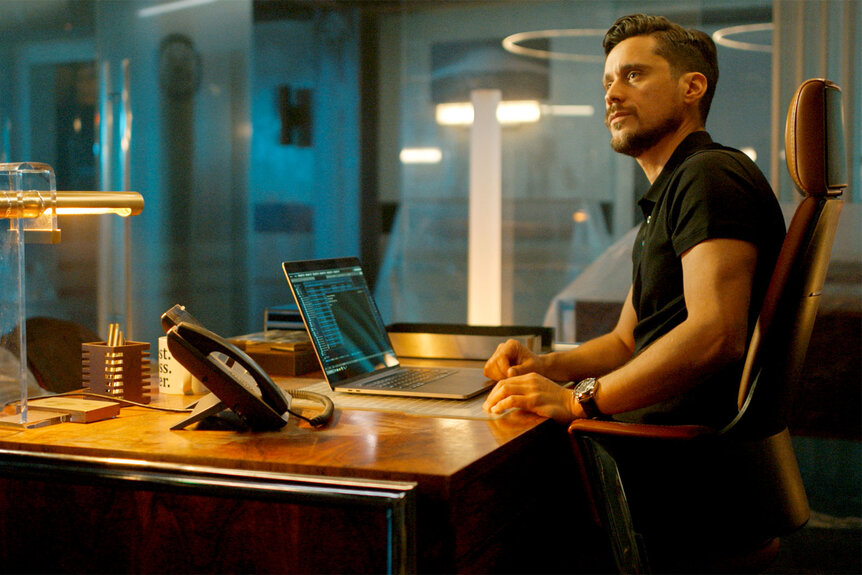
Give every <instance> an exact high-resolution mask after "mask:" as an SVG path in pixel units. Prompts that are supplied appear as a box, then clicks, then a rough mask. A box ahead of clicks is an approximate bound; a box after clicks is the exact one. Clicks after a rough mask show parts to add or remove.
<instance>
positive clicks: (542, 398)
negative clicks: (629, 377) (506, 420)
mask: <svg viewBox="0 0 862 575" xmlns="http://www.w3.org/2000/svg"><path fill="white" fill-rule="evenodd" d="M575 404H576V402H575V400H574V397H573V395H572V391H571V390H570V389H567V388H565V387H561V386H560V385H559V384H557V383H556V382H553V381H551V380H550V379H547V378H545V377H542V376H541V375H538V374H536V373H528V374H526V375H519V376H515V377H510V378H508V379H504V380H502V381H499V382H498V383H497V385H496V386H495V387H494V389H492V390H491V393H489V394H488V397H487V398H486V399H485V403H484V404H483V405H482V407H483V409H484V410H485V411H487V412H489V413H493V414H498V413H503V412H504V411H506V410H508V409H512V408H518V409H524V410H527V411H531V412H533V413H535V414H537V415H541V416H544V417H549V418H551V419H554V420H555V421H558V422H560V423H563V424H568V423H570V422H571V421H572V420H573V419H575V418H576V417H583V411H582V410H581V409H580V406H576V405H575Z"/></svg>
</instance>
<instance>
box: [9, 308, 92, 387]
mask: <svg viewBox="0 0 862 575" xmlns="http://www.w3.org/2000/svg"><path fill="white" fill-rule="evenodd" d="M25 326H26V328H25V329H26V330H27V367H29V368H30V371H31V372H32V373H33V376H34V377H35V378H36V381H37V383H38V384H39V386H40V387H41V388H43V389H45V390H47V391H50V392H53V393H64V392H67V391H74V390H77V389H81V387H82V386H83V383H82V380H81V378H82V373H81V372H82V360H81V344H82V343H87V342H94V341H99V340H100V338H99V336H98V335H96V333H95V332H93V331H92V330H90V329H89V328H87V327H85V326H83V325H80V324H78V323H75V322H73V321H68V320H63V319H57V318H50V317H31V318H28V319H27V321H26V323H25ZM11 333H12V336H10V337H8V338H7V339H8V341H9V342H10V345H9V347H10V350H11V351H12V352H13V353H14V354H15V355H16V356H17V355H18V354H19V352H18V345H17V342H18V336H17V335H14V334H17V328H15V329H14V330H13V332H11Z"/></svg>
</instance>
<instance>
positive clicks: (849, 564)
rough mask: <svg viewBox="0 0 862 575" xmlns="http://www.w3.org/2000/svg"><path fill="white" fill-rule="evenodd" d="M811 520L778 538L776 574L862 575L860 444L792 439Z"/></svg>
mask: <svg viewBox="0 0 862 575" xmlns="http://www.w3.org/2000/svg"><path fill="white" fill-rule="evenodd" d="M793 441H794V447H795V450H796V456H797V459H798V460H799V468H800V472H801V473H802V479H803V482H804V483H805V490H806V493H807V495H808V501H809V504H810V505H811V510H812V513H811V519H810V520H809V521H808V524H807V525H806V526H805V527H803V528H802V529H801V530H799V531H798V532H796V533H794V534H792V535H789V536H788V537H785V538H783V539H782V542H781V550H780V551H779V554H778V558H777V559H776V561H775V563H774V564H773V565H772V566H771V567H770V569H769V570H768V571H767V573H768V574H772V575H777V574H785V573H799V574H818V575H821V574H822V575H827V574H844V573H848V574H849V573H852V574H858V573H862V477H861V476H860V473H862V443H860V442H859V441H856V440H846V439H825V438H815V437H794V439H793Z"/></svg>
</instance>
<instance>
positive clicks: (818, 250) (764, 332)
mask: <svg viewBox="0 0 862 575" xmlns="http://www.w3.org/2000/svg"><path fill="white" fill-rule="evenodd" d="M785 149H786V156H787V168H788V170H789V171H790V176H791V177H792V178H793V181H794V182H795V183H796V186H797V188H798V189H799V192H800V193H801V194H802V195H803V199H802V201H801V202H800V203H799V205H798V206H797V208H796V211H795V213H794V215H793V219H792V220H791V222H790V225H789V226H788V229H787V236H786V238H785V240H784V244H783V246H782V249H781V252H780V254H779V256H778V261H777V263H776V267H775V271H774V272H773V275H772V279H771V281H770V284H769V287H768V288H767V292H766V296H765V298H764V301H763V306H762V308H761V311H760V316H759V318H758V322H757V325H756V327H755V330H754V334H753V337H752V340H751V343H750V345H749V350H748V355H747V358H746V363H745V368H744V371H743V376H742V381H741V384H740V390H739V398H738V402H739V408H740V413H739V416H738V417H737V418H736V419H735V420H734V422H733V423H731V424H730V425H729V426H728V427H727V428H726V430H725V432H733V433H743V434H744V435H748V436H755V437H764V436H767V435H771V434H773V433H775V432H777V431H779V430H781V429H782V428H784V427H785V426H786V422H787V415H788V411H789V409H790V403H791V401H792V398H793V390H794V389H795V387H796V383H797V381H798V379H799V374H800V372H801V370H802V366H803V363H804V361H805V355H806V351H807V349H808V342H809V340H810V339H811V331H812V328H813V325H814V319H815V317H816V315H817V308H818V306H819V303H820V294H821V292H822V289H823V283H824V281H825V279H826V270H827V268H828V265H829V257H830V254H831V251H832V243H833V240H834V238H835V230H836V228H837V226H838V218H839V215H840V213H841V206H842V201H841V199H840V195H841V194H842V192H843V191H844V188H846V187H847V171H846V155H845V150H844V119H843V113H842V106H841V89H840V88H839V87H838V86H837V85H836V84H834V83H832V82H830V81H828V80H823V79H811V80H807V81H805V82H804V83H802V85H800V87H799V88H798V89H797V91H796V93H795V95H794V96H793V99H792V101H791V103H790V109H789V111H788V114H787V124H786V128H785Z"/></svg>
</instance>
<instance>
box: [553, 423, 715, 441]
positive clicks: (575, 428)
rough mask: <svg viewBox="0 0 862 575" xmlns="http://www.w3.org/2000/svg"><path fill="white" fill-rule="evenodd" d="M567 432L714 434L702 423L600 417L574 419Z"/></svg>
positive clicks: (663, 435) (667, 436) (685, 436)
mask: <svg viewBox="0 0 862 575" xmlns="http://www.w3.org/2000/svg"><path fill="white" fill-rule="evenodd" d="M569 434H571V435H576V434H594V435H608V436H616V437H639V438H644V439H694V438H695V437H703V436H707V435H715V430H714V429H712V428H711V427H706V426H702V425H652V424H647V423H624V422H621V421H606V420H602V419H576V420H574V421H573V422H572V423H571V425H569Z"/></svg>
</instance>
